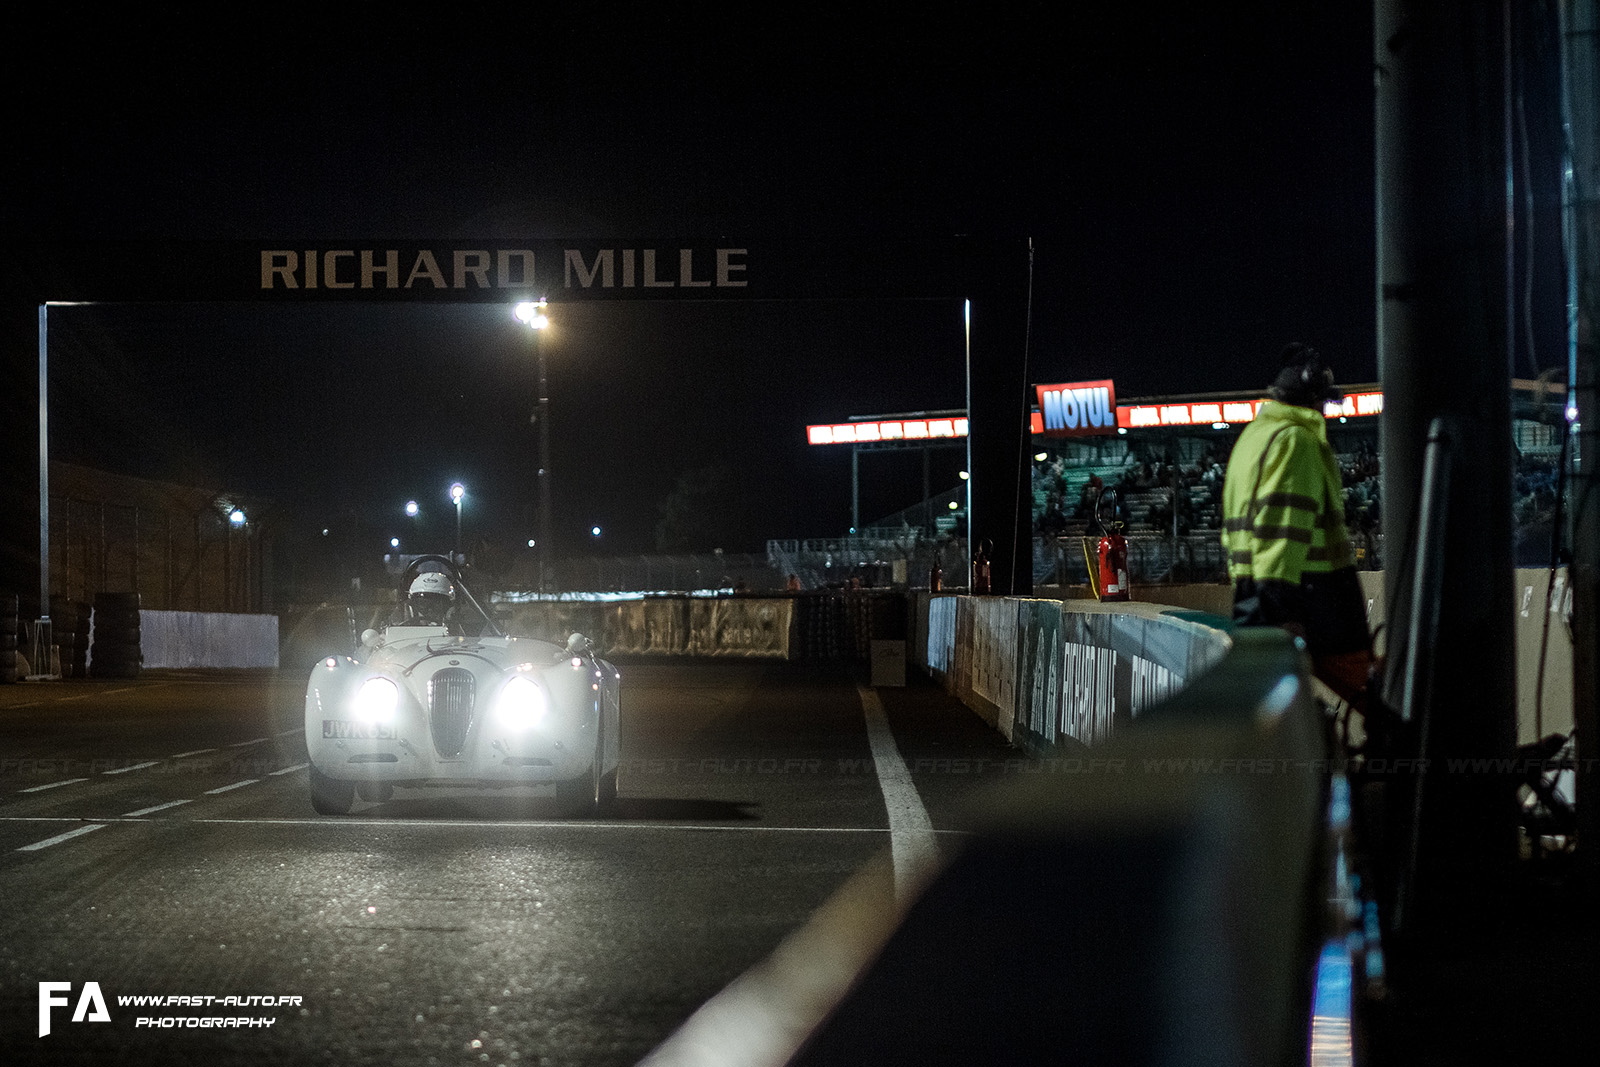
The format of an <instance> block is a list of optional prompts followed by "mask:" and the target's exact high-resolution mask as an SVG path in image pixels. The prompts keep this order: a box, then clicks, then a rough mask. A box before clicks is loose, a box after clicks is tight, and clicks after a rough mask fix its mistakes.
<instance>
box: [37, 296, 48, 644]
mask: <svg viewBox="0 0 1600 1067" xmlns="http://www.w3.org/2000/svg"><path fill="white" fill-rule="evenodd" d="M39 623H40V626H41V628H43V629H46V630H48V629H49V626H50V309H49V305H47V304H40V305H39ZM46 636H47V637H48V634H46ZM35 667H36V669H37V665H35ZM40 673H49V672H48V671H42V672H40Z"/></svg>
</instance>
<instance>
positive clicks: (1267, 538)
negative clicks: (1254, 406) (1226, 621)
mask: <svg viewBox="0 0 1600 1067" xmlns="http://www.w3.org/2000/svg"><path fill="white" fill-rule="evenodd" d="M1222 518H1223V522H1222V545H1223V548H1224V550H1225V551H1226V552H1227V554H1228V577H1229V578H1230V579H1231V580H1232V581H1233V582H1234V583H1235V584H1236V585H1237V584H1238V583H1239V582H1240V581H1243V580H1250V581H1253V582H1257V583H1260V582H1264V581H1270V582H1288V583H1291V584H1294V585H1300V584H1302V583H1303V582H1304V581H1305V580H1306V578H1307V577H1308V576H1311V575H1317V574H1328V573H1330V572H1332V571H1335V570H1339V569H1341V568H1345V567H1354V566H1355V550H1354V548H1353V547H1352V546H1351V544H1350V533H1349V531H1348V530H1347V529H1346V528H1345V524H1344V494H1343V487H1342V485H1341V482H1340V479H1339V463H1338V460H1337V459H1335V457H1334V454H1333V449H1332V448H1331V447H1330V446H1329V445H1328V430H1327V426H1326V424H1325V420H1324V418H1323V416H1322V413H1321V412H1319V411H1313V410H1311V409H1310V408H1303V407H1297V406H1295V405H1293V404H1284V403H1280V402H1279V401H1276V400H1268V401H1266V402H1265V403H1264V404H1262V405H1261V410H1260V412H1259V413H1258V414H1257V415H1256V417H1255V420H1254V421H1253V422H1251V423H1250V425H1249V426H1247V427H1245V430H1244V433H1242V434H1240V435H1239V442H1238V444H1236V445H1234V448H1233V455H1232V456H1230V457H1229V459H1228V474H1227V478H1226V480H1225V482H1224V483H1223V489H1222Z"/></svg>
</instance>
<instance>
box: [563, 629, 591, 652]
mask: <svg viewBox="0 0 1600 1067" xmlns="http://www.w3.org/2000/svg"><path fill="white" fill-rule="evenodd" d="M593 649H594V642H593V641H590V640H589V639H588V638H587V637H585V636H583V635H582V634H576V633H575V634H572V635H571V636H570V637H568V638H567V655H569V656H585V655H588V654H589V652H590V651H592V650H593Z"/></svg>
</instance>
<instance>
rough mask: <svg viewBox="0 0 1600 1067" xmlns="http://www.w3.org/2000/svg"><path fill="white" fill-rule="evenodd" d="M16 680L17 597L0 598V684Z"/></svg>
mask: <svg viewBox="0 0 1600 1067" xmlns="http://www.w3.org/2000/svg"><path fill="white" fill-rule="evenodd" d="M16 680H17V597H16V594H15V593H8V594H6V595H5V596H0V684H5V685H9V684H11V683H12V682H14V681H16Z"/></svg>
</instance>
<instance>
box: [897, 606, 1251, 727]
mask: <svg viewBox="0 0 1600 1067" xmlns="http://www.w3.org/2000/svg"><path fill="white" fill-rule="evenodd" d="M914 615H915V617H916V619H917V620H918V624H917V625H915V626H914V627H913V632H915V633H918V635H919V638H920V640H919V642H918V650H919V652H920V653H921V654H920V656H919V662H920V664H921V665H922V666H924V667H926V668H927V669H928V670H929V672H930V673H931V674H932V675H933V676H934V677H935V678H936V679H938V680H939V681H940V682H941V684H943V685H944V686H945V687H946V688H947V689H949V690H950V691H951V692H952V693H954V694H955V695H956V696H957V697H958V698H960V699H961V700H962V702H963V703H965V704H967V705H968V706H969V707H971V708H972V709H973V710H974V711H976V712H977V713H978V715H979V716H981V717H982V718H983V719H984V720H985V721H986V722H988V723H990V724H991V725H993V726H994V727H995V728H996V729H998V730H999V731H1000V732H1001V733H1002V734H1003V735H1005V737H1006V738H1007V739H1008V740H1010V741H1011V742H1012V743H1014V744H1016V745H1018V746H1019V747H1021V748H1024V749H1026V750H1028V751H1030V752H1033V753H1035V754H1046V753H1053V752H1058V751H1072V750H1074V749H1077V748H1080V747H1081V746H1084V745H1092V744H1100V743H1103V742H1105V741H1106V740H1108V739H1109V738H1110V737H1111V736H1112V734H1113V733H1114V732H1115V731H1116V730H1118V729H1119V728H1120V727H1121V726H1122V725H1125V724H1127V723H1129V722H1131V721H1133V719H1134V718H1136V717H1137V716H1138V715H1139V714H1140V713H1141V712H1142V711H1144V710H1145V709H1147V708H1149V707H1151V706H1152V705H1154V704H1156V703H1159V702H1160V701H1162V700H1165V699H1167V698H1169V697H1171V696H1173V695H1175V694H1176V693H1177V692H1178V691H1179V690H1181V689H1183V688H1184V686H1185V685H1186V684H1188V683H1189V682H1190V681H1191V680H1193V679H1195V678H1197V677H1199V676H1200V675H1201V674H1203V673H1204V672H1205V671H1206V670H1208V669H1209V668H1211V667H1212V666H1214V665H1215V664H1217V663H1218V662H1219V661H1221V659H1222V658H1223V657H1224V656H1226V655H1227V653H1228V650H1229V649H1230V648H1231V647H1232V639H1231V638H1230V637H1229V635H1228V632H1227V629H1226V627H1225V621H1224V620H1222V619H1220V618H1218V617H1214V616H1207V615H1205V614H1204V613H1200V612H1190V611H1181V610H1178V609H1172V608H1166V607H1162V606H1160V605H1155V604H1141V603H1127V604H1101V603H1095V602H1085V601H1066V602H1063V601H1058V600H1027V599H1021V598H1008V597H967V596H933V597H928V596H923V597H921V598H920V600H919V603H918V604H917V606H916V611H915V612H914Z"/></svg>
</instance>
